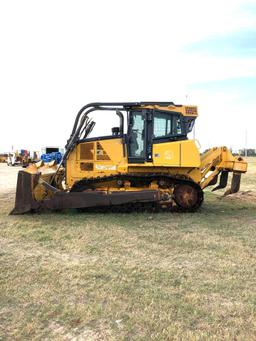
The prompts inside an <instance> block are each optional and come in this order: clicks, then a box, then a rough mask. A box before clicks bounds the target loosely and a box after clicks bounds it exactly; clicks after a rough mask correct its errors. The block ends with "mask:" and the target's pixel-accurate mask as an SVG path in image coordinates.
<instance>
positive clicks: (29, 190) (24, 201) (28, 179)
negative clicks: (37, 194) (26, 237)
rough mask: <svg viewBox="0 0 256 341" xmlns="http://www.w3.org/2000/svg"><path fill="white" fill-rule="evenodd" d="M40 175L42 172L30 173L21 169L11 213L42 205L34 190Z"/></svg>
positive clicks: (19, 212) (18, 212)
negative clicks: (35, 196)
mask: <svg viewBox="0 0 256 341" xmlns="http://www.w3.org/2000/svg"><path fill="white" fill-rule="evenodd" d="M39 176H40V174H30V173H28V172H26V171H24V170H21V171H19V173H18V180H17V188H16V197H15V206H14V209H13V210H12V211H11V212H10V214H22V213H26V212H30V211H32V210H34V209H38V208H39V207H40V205H39V203H38V202H37V201H35V200H34V197H33V190H34V188H35V186H36V185H37V183H38V180H39Z"/></svg>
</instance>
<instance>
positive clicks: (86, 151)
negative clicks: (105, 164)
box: [80, 143, 93, 160]
mask: <svg viewBox="0 0 256 341" xmlns="http://www.w3.org/2000/svg"><path fill="white" fill-rule="evenodd" d="M80 160H93V143H82V144H80Z"/></svg>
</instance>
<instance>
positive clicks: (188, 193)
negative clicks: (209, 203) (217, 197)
mask: <svg viewBox="0 0 256 341" xmlns="http://www.w3.org/2000/svg"><path fill="white" fill-rule="evenodd" d="M173 199H174V201H175V203H176V204H177V206H178V207H179V208H181V209H183V210H185V211H194V210H195V209H197V208H198V207H199V206H200V205H201V204H202V202H203V191H202V189H201V188H200V187H199V186H196V185H195V186H194V185H192V184H178V185H176V186H175V188H174V192H173Z"/></svg>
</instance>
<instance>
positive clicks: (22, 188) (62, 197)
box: [10, 171, 161, 214]
mask: <svg viewBox="0 0 256 341" xmlns="http://www.w3.org/2000/svg"><path fill="white" fill-rule="evenodd" d="M39 182H40V173H37V174H31V173H28V172H26V171H20V172H19V174H18V181H17V190H16V198H15V207H14V209H13V210H12V211H11V212H10V214H23V213H28V212H33V211H36V210H39V209H49V210H62V209H66V208H86V207H100V206H114V205H121V204H128V203H137V202H158V201H160V200H161V195H160V193H159V192H158V191H157V190H145V191H129V192H120V191H117V192H112V193H106V192H103V191H84V192H65V191H58V190H57V191H56V192H54V193H53V196H52V197H51V198H47V199H44V200H41V201H36V200H35V198H34V189H35V187H36V185H37V184H38V183H39ZM49 186H50V185H49Z"/></svg>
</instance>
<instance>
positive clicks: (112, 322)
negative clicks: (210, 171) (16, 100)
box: [0, 159, 256, 340]
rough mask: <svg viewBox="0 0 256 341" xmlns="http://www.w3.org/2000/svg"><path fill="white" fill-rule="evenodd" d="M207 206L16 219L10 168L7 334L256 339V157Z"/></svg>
mask: <svg viewBox="0 0 256 341" xmlns="http://www.w3.org/2000/svg"><path fill="white" fill-rule="evenodd" d="M249 161H250V168H249V172H248V174H247V175H246V176H244V177H243V183H242V190H244V191H252V192H246V193H244V194H242V195H235V196H233V197H230V198H228V197H227V198H222V197H220V196H217V195H215V194H212V193H210V192H206V195H205V203H204V205H203V206H202V208H201V209H200V210H199V211H198V212H197V213H193V214H192V213H187V214H181V213H173V214H166V213H158V214H149V213H133V214H113V213H112V214H111V213H109V214H92V213H90V214H86V213H77V212H76V211H66V212H63V213H55V214H53V213H47V214H46V213H44V214H35V215H23V216H8V212H9V211H10V210H11V208H12V206H13V200H14V191H15V189H14V187H15V181H16V180H15V179H16V173H17V169H16V168H9V167H7V166H6V165H0V226H1V228H0V268H1V272H0V340H24V339H33V340H39V339H40V340H41V339H45V340H51V339H56V340H256V288H255V283H256V197H255V193H256V187H255V184H256V180H255V179H256V160H255V161H254V160H253V159H250V160H249Z"/></svg>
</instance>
